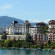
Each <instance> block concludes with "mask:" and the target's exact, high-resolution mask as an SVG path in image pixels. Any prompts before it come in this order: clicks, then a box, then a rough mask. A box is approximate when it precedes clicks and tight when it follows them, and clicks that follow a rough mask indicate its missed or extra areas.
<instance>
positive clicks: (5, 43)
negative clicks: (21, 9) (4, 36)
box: [4, 39, 13, 47]
mask: <svg viewBox="0 0 55 55" xmlns="http://www.w3.org/2000/svg"><path fill="white" fill-rule="evenodd" d="M12 44H13V41H12V40H10V39H8V40H5V41H4V45H5V47H12Z"/></svg>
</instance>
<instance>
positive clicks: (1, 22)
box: [0, 16, 24, 28]
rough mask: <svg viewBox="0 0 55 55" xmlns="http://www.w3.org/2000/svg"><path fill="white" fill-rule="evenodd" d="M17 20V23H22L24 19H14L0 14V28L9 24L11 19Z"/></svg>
mask: <svg viewBox="0 0 55 55" xmlns="http://www.w3.org/2000/svg"><path fill="white" fill-rule="evenodd" d="M14 20H15V21H18V22H19V23H23V22H24V21H23V20H21V19H16V18H14V17H8V16H0V28H1V27H7V26H9V25H10V24H11V22H12V21H14Z"/></svg>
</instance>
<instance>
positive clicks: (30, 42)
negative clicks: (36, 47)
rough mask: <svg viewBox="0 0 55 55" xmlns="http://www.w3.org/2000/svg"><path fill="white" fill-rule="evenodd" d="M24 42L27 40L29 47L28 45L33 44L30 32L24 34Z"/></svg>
mask: <svg viewBox="0 0 55 55" xmlns="http://www.w3.org/2000/svg"><path fill="white" fill-rule="evenodd" d="M26 42H28V45H29V47H30V45H32V44H34V41H33V39H32V37H31V35H30V34H27V35H26Z"/></svg>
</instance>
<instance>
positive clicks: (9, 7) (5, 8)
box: [1, 4, 12, 10]
mask: <svg viewBox="0 0 55 55" xmlns="http://www.w3.org/2000/svg"><path fill="white" fill-rule="evenodd" d="M7 9H12V5H11V4H6V5H3V6H2V7H1V10H7Z"/></svg>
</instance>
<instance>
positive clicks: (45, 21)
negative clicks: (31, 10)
mask: <svg viewBox="0 0 55 55" xmlns="http://www.w3.org/2000/svg"><path fill="white" fill-rule="evenodd" d="M50 20H52V19H47V20H44V21H41V20H37V19H29V21H30V22H36V23H38V22H44V23H48V22H49V21H50Z"/></svg>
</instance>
